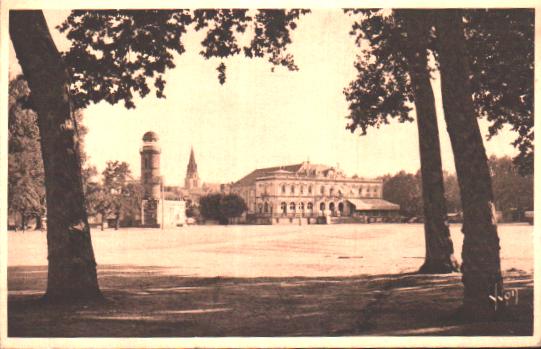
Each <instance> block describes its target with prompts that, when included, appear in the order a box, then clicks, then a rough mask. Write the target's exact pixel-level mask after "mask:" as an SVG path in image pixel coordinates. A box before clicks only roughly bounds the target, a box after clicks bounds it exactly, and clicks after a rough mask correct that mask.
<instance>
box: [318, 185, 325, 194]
mask: <svg viewBox="0 0 541 349" xmlns="http://www.w3.org/2000/svg"><path fill="white" fill-rule="evenodd" d="M319 192H320V193H321V194H325V187H324V186H321V188H320V189H319Z"/></svg>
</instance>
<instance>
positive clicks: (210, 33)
mask: <svg viewBox="0 0 541 349" xmlns="http://www.w3.org/2000/svg"><path fill="white" fill-rule="evenodd" d="M307 12H309V11H308V10H301V9H291V10H279V9H272V10H257V11H251V10H246V9H208V10H207V9H205V10H182V9H181V10H98V11H87V10H78V11H73V12H72V13H71V14H70V15H69V17H68V18H67V19H66V20H65V21H64V22H63V23H62V24H61V25H60V26H59V27H58V29H59V30H60V31H61V32H64V33H66V35H67V38H68V39H69V40H70V41H71V42H72V46H71V48H70V50H69V51H68V52H66V53H64V59H65V62H66V63H67V64H68V66H69V67H70V68H71V72H72V78H73V84H72V96H73V97H74V102H75V105H76V107H77V108H83V107H86V106H87V105H89V104H90V103H98V102H100V101H102V100H105V101H107V102H109V103H110V104H116V103H118V102H121V101H123V102H124V105H125V107H126V108H134V107H135V104H134V101H133V98H134V95H139V96H140V97H145V96H147V95H148V94H149V93H150V92H151V86H152V85H153V87H154V89H155V92H156V96H157V97H158V98H164V97H165V94H164V88H165V80H164V74H165V72H166V70H167V69H172V68H174V67H175V63H174V57H175V56H174V55H175V54H177V55H180V54H182V53H184V52H185V47H184V45H183V43H182V40H183V38H184V34H186V32H187V31H188V30H189V29H191V28H193V30H195V31H201V30H205V31H206V32H205V37H204V39H203V41H202V42H201V46H202V50H201V51H200V54H201V55H202V56H203V57H204V58H205V59H210V58H218V59H225V58H227V57H230V56H234V55H239V54H241V53H243V54H244V55H245V56H246V57H249V58H267V60H268V61H269V62H270V63H271V64H273V65H279V66H283V67H286V68H287V69H289V70H297V69H298V68H297V66H296V65H295V63H294V61H293V56H292V55H291V54H288V53H287V50H286V49H287V45H289V44H290V43H291V37H290V33H291V31H292V30H294V29H295V28H296V24H295V21H296V20H297V19H298V18H299V17H300V16H301V15H302V14H305V13H307ZM245 41H247V42H248V44H246V45H243V44H242V43H241V42H245ZM217 71H218V79H219V81H220V83H222V84H223V83H225V80H226V75H225V71H226V67H225V64H224V62H223V61H222V62H221V63H220V64H219V65H218V68H217Z"/></svg>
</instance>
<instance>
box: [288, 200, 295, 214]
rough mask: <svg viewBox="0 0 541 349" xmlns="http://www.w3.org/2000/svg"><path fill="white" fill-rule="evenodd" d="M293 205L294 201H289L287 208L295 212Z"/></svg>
mask: <svg viewBox="0 0 541 349" xmlns="http://www.w3.org/2000/svg"><path fill="white" fill-rule="evenodd" d="M295 206H296V205H295V203H294V202H291V203H290V204H289V210H290V211H293V212H295Z"/></svg>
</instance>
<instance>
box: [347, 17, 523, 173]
mask: <svg viewBox="0 0 541 349" xmlns="http://www.w3.org/2000/svg"><path fill="white" fill-rule="evenodd" d="M345 11H346V12H347V13H349V14H350V15H352V16H356V17H357V20H356V21H355V22H354V24H353V26H352V30H351V32H350V34H351V35H353V36H355V40H356V43H357V45H358V46H359V47H360V48H361V55H359V56H357V61H356V63H355V67H356V69H357V72H358V74H357V77H356V79H355V80H354V81H352V82H351V83H350V84H349V86H348V87H347V88H345V89H344V94H345V96H346V100H347V101H348V103H349V115H348V118H349V119H350V123H349V124H348V126H347V128H348V129H350V130H351V131H352V132H354V131H355V130H356V129H357V128H360V129H361V133H362V134H366V132H367V129H368V128H369V127H379V126H381V125H382V124H387V123H389V121H390V119H391V118H394V117H398V119H399V121H400V122H405V121H412V118H411V117H410V116H409V112H410V110H411V103H412V102H413V96H412V90H411V86H410V78H409V67H408V62H407V60H406V59H405V57H406V56H407V55H406V54H405V53H406V50H407V49H408V44H407V43H408V40H407V39H408V38H407V33H406V30H405V29H404V23H403V18H402V15H403V12H404V11H407V10H392V11H390V10H389V11H388V10H385V11H384V10H345ZM435 11H438V10H431V11H429V10H427V11H426V12H425V15H426V16H431V15H432V14H433V13H434V12H435ZM432 18H435V16H432ZM463 18H464V19H463V20H464V21H465V27H466V29H465V33H464V35H465V39H466V44H467V49H468V58H469V61H470V68H471V72H470V73H471V74H470V79H471V86H472V88H473V101H474V106H475V110H476V113H477V115H478V116H479V117H486V118H487V120H489V121H490V122H491V126H490V128H489V138H490V137H492V136H494V135H496V134H497V133H498V132H499V130H501V129H502V128H503V126H504V125H510V126H511V128H512V130H513V131H516V132H517V139H516V140H515V141H514V143H513V144H514V146H515V147H517V148H518V150H519V155H518V156H517V157H516V158H515V163H516V164H517V165H518V167H519V169H520V171H521V173H523V174H526V173H531V172H532V171H533V139H534V130H533V67H534V64H533V62H534V50H533V47H534V46H533V40H534V12H533V10H529V9H515V10H507V9H506V10H465V11H464V13H463ZM425 37H426V41H425V45H426V52H427V55H429V57H433V61H434V63H433V64H432V65H430V66H427V69H428V70H429V71H433V70H434V69H436V68H437V67H438V55H439V53H438V43H437V33H436V32H435V30H434V27H433V26H430V27H428V28H427V32H426V35H425ZM418 39H420V38H413V40H418Z"/></svg>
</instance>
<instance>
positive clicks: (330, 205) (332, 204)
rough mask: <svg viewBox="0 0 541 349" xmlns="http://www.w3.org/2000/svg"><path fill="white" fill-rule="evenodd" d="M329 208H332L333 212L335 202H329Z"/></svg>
mask: <svg viewBox="0 0 541 349" xmlns="http://www.w3.org/2000/svg"><path fill="white" fill-rule="evenodd" d="M329 210H330V211H331V212H334V202H331V203H330V204H329Z"/></svg>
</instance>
